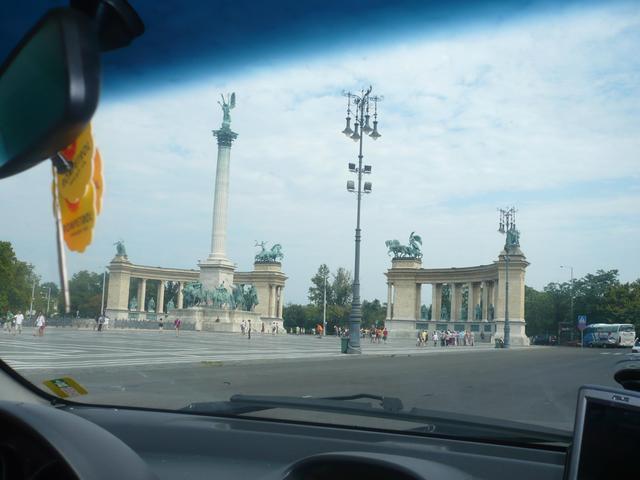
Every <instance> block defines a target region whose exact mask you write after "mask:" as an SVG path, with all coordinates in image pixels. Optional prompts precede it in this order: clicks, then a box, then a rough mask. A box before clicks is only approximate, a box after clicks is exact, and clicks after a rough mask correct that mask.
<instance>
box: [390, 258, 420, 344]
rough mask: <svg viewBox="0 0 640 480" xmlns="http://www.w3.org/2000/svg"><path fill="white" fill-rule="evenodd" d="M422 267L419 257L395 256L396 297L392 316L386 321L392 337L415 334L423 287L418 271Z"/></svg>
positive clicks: (392, 268)
mask: <svg viewBox="0 0 640 480" xmlns="http://www.w3.org/2000/svg"><path fill="white" fill-rule="evenodd" d="M420 268H422V261H421V260H420V259H419V258H394V259H393V260H392V261H391V271H392V272H393V273H394V282H393V290H394V298H393V308H392V309H391V311H392V316H391V318H388V319H387V320H386V321H385V326H386V327H387V329H388V330H389V336H390V337H406V336H411V337H413V336H415V331H416V321H417V320H418V319H419V318H420V305H421V295H420V294H421V289H422V288H421V287H422V285H421V284H420V283H418V282H417V280H416V273H417V271H418V270H420Z"/></svg>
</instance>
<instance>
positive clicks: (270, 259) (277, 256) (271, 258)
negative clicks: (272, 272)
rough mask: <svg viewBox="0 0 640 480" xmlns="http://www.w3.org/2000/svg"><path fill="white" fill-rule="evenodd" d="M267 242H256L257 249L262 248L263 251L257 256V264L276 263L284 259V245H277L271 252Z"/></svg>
mask: <svg viewBox="0 0 640 480" xmlns="http://www.w3.org/2000/svg"><path fill="white" fill-rule="evenodd" d="M266 244H267V242H256V245H255V246H256V247H260V248H261V250H260V251H259V252H258V253H257V254H256V256H255V261H256V263H276V262H278V261H280V260H282V259H283V258H284V254H283V253H282V245H280V244H279V243H276V244H275V245H273V247H271V250H267V249H266V248H264V247H265V245H266Z"/></svg>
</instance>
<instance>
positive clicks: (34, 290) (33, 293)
mask: <svg viewBox="0 0 640 480" xmlns="http://www.w3.org/2000/svg"><path fill="white" fill-rule="evenodd" d="M35 294H36V281H35V280H34V281H33V286H32V287H31V304H30V305H29V317H33V298H34V296H35Z"/></svg>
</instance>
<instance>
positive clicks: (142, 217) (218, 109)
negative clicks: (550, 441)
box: [0, 0, 640, 436]
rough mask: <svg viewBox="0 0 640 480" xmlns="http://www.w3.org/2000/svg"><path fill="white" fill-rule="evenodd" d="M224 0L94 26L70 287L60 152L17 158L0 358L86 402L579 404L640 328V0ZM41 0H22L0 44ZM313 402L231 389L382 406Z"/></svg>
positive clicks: (5, 48) (8, 42)
mask: <svg viewBox="0 0 640 480" xmlns="http://www.w3.org/2000/svg"><path fill="white" fill-rule="evenodd" d="M54 3H55V2H54ZM58 3H59V4H60V5H63V2H58ZM214 3H215V5H204V4H203V5H198V6H192V7H190V8H189V9H187V7H185V6H184V5H183V4H182V3H181V2H177V1H168V2H160V3H158V2H151V1H144V0H140V1H132V2H131V4H132V5H133V6H134V8H135V9H136V10H137V11H138V13H139V15H140V17H141V18H142V20H143V21H144V23H145V26H146V31H145V33H144V35H142V36H141V37H140V38H138V39H136V40H135V41H134V42H132V44H131V45H130V46H128V47H126V48H123V49H120V50H115V51H112V52H107V53H104V54H103V55H102V62H103V72H102V91H101V97H100V104H99V106H98V109H97V111H96V113H95V115H94V117H93V120H92V122H91V126H90V129H89V130H86V131H85V132H83V134H82V136H81V137H80V138H79V139H78V142H79V143H78V144H80V143H82V142H85V144H86V145H90V146H89V147H87V148H88V150H87V151H88V152H91V155H92V156H91V157H90V158H91V159H92V162H89V163H87V165H88V167H87V168H88V170H86V173H87V181H86V185H87V186H86V188H85V186H84V185H83V188H82V189H81V190H80V192H79V193H78V194H77V195H76V196H74V195H71V194H69V195H68V196H66V197H65V196H64V194H63V195H62V196H59V207H60V209H61V214H62V216H63V221H64V218H76V217H73V215H74V212H76V211H80V210H82V209H84V208H87V209H89V210H90V211H92V212H95V225H94V226H93V228H92V229H85V230H77V229H76V227H77V223H76V224H72V223H70V224H69V225H68V228H66V229H65V232H64V235H65V236H64V240H65V247H64V248H65V251H66V265H67V268H68V270H69V285H68V287H69V298H70V310H69V313H66V312H65V307H64V295H63V290H62V286H61V282H60V277H59V269H58V256H57V254H56V234H55V232H56V230H55V223H54V218H53V216H52V213H51V208H52V197H51V194H52V193H51V192H52V188H51V183H52V167H51V163H50V162H43V163H41V164H39V165H38V166H36V167H34V168H32V169H30V170H27V171H25V172H24V173H22V174H20V175H16V176H14V177H10V178H8V179H6V180H3V181H2V182H1V183H0V204H2V205H3V208H2V209H0V224H1V225H2V226H3V228H2V234H1V235H0V316H1V317H2V318H1V323H2V331H1V332H0V358H1V359H2V360H3V361H4V362H6V363H7V364H8V365H9V366H11V367H12V368H13V369H15V370H16V371H17V372H18V373H19V374H20V375H22V376H24V377H25V378H26V379H28V380H29V381H30V382H32V383H33V384H34V385H36V386H38V387H39V388H42V389H43V390H44V391H46V392H47V393H52V394H55V395H58V396H62V397H65V396H67V398H69V399H70V400H73V401H77V402H86V403H93V404H109V405H123V406H139V407H149V408H162V409H182V408H185V407H187V406H188V405H192V404H204V403H206V402H227V401H229V400H230V399H232V397H233V396H234V395H255V396H279V397H296V398H313V399H318V398H321V397H322V398H324V397H341V396H351V395H357V394H362V393H367V394H371V395H376V396H381V397H395V398H397V399H399V400H401V402H402V410H403V411H409V410H410V409H412V408H419V409H423V410H428V411H429V412H444V413H446V414H447V415H448V417H447V418H451V417H455V416H456V415H458V416H460V418H463V417H464V418H467V417H466V416H470V417H471V416H472V417H474V418H475V419H476V420H477V418H481V419H482V421H483V422H485V423H486V424H487V425H491V426H493V427H495V429H496V432H497V431H498V430H499V429H500V428H501V422H503V421H513V422H521V423H524V424H527V425H530V426H531V428H532V429H533V428H534V426H535V427H549V428H555V429H561V430H571V429H572V427H573V421H574V413H575V405H576V398H577V391H578V388H579V387H580V386H581V385H583V384H586V383H590V384H600V385H608V386H616V383H615V382H614V379H613V373H614V371H615V363H616V362H617V361H618V360H619V359H620V356H621V355H630V354H631V348H630V347H631V346H632V343H633V342H629V341H628V340H627V339H623V340H624V341H622V340H620V341H619V339H618V338H613V337H612V339H611V340H610V341H609V340H607V342H605V341H604V340H602V339H600V338H599V337H598V333H599V332H609V331H610V332H614V331H615V332H617V330H618V327H617V326H615V327H608V326H603V325H600V324H607V325H613V324H623V323H624V325H622V326H621V327H620V331H622V332H628V331H632V332H635V331H637V327H638V322H640V317H639V316H638V304H639V303H638V302H639V301H640V279H639V275H638V272H639V271H640V255H639V252H640V251H639V250H638V248H637V245H638V244H640V230H639V228H638V225H639V222H638V221H639V220H640V214H639V213H638V208H637V206H638V205H640V179H639V177H638V151H639V150H640V123H638V121H637V119H638V118H639V115H640V100H639V99H640V91H639V88H640V87H639V85H640V83H639V82H638V75H639V72H640V60H639V58H640V57H639V56H638V55H637V52H638V51H640V34H639V33H638V32H640V6H638V4H637V3H635V2H626V1H607V2H561V3H562V4H561V5H556V4H555V3H553V2H546V1H540V2H537V1H534V2H508V1H496V2H490V5H489V4H487V2H454V3H451V2H425V4H424V5H423V2H413V1H402V2H396V3H394V2H392V3H394V5H390V4H389V2H379V1H373V2H360V3H359V4H360V6H361V7H362V8H363V9H364V11H365V12H366V14H365V15H361V12H360V9H359V8H358V9H356V8H354V11H353V12H349V11H346V12H345V9H344V8H343V5H342V4H341V3H340V2H332V1H329V2H292V1H279V2H252V3H248V2H244V1H240V2H231V3H229V2H226V3H225V2H223V3H224V5H218V4H217V2H214ZM160 4H161V5H162V6H161V5H160ZM43 8H45V7H44V6H43V5H41V4H39V3H37V2H30V3H28V4H24V5H23V4H18V3H16V4H15V5H14V6H12V7H8V9H9V11H8V13H7V15H3V18H1V19H0V27H1V28H0V31H2V32H3V34H2V36H0V42H1V45H0V47H1V50H0V53H1V54H2V55H5V56H6V55H8V53H9V52H10V50H11V49H12V48H13V46H14V45H15V44H16V43H17V42H18V41H19V39H20V38H21V36H22V35H23V34H24V32H25V31H26V30H27V29H28V27H29V26H30V25H32V24H33V23H34V22H35V21H36V20H37V19H38V18H39V17H40V16H42V15H43V14H44V13H45V12H44V10H42V9H43ZM356 12H360V13H356ZM0 108H2V106H0ZM89 139H90V140H89ZM78 151H79V150H77V151H76V150H74V149H72V148H68V149H67V150H65V151H64V152H63V155H67V156H70V157H73V156H74V155H76V154H77V152H78ZM74 168H75V167H74ZM56 178H57V180H56V181H57V182H58V183H57V184H56V185H58V186H57V187H54V191H58V192H63V193H64V191H63V187H60V186H59V185H60V183H59V182H61V181H62V180H61V179H62V177H56ZM56 188H57V189H58V190H56ZM56 205H58V204H57V203H56V202H55V201H54V208H57V207H55V206H56ZM76 209H80V210H76ZM65 215H67V217H65ZM74 229H75V230H74ZM74 232H76V233H74ZM80 244H82V247H80V246H79V245H80ZM85 244H86V246H84V245H85ZM79 250H84V251H83V252H82V253H79ZM587 325H589V328H588V329H586V330H582V329H584V328H585V327H586V326H587ZM594 325H597V326H594ZM618 337H619V335H618ZM597 347H602V348H597ZM605 347H606V348H605ZM76 382H77V385H78V386H80V387H81V388H80V389H77V388H75V387H74V386H73V385H75V383H76ZM72 384H73V385H72ZM60 392H63V393H62V394H61V393H60ZM85 392H86V393H85ZM1 397H2V394H1V393H0V399H1ZM350 401H354V402H361V403H363V402H373V401H372V400H371V399H367V398H365V399H355V400H350ZM231 403H233V402H231ZM373 403H374V404H376V405H377V403H376V402H373ZM252 405H253V403H252ZM203 408H204V407H203ZM216 408H217V407H216ZM295 408H297V406H296V405H291V404H288V405H287V406H285V407H279V408H277V409H272V410H269V411H265V410H263V411H262V413H260V412H259V411H255V410H253V411H249V410H246V409H245V410H244V411H243V412H244V413H242V412H239V411H235V410H234V411H233V414H243V415H266V414H268V415H270V416H271V417H274V418H282V419H287V418H294V417H295V418H294V419H295V420H301V419H302V420H304V419H305V418H306V419H310V420H311V421H314V422H320V423H322V422H323V421H327V422H329V421H332V422H333V423H341V424H344V425H351V426H362V425H364V423H363V422H365V420H364V419H365V418H366V415H358V416H354V415H352V413H350V412H344V411H341V412H339V413H335V418H334V417H331V420H330V418H329V416H328V414H327V412H323V411H322V409H320V411H315V412H314V413H313V414H307V413H300V412H298V413H296V414H295V415H294V414H293V413H292V412H291V411H289V410H291V409H293V410H295ZM314 408H315V407H314ZM327 408H328V407H327ZM379 408H381V409H382V408H383V407H379ZM392 411H396V409H390V410H389V412H392ZM444 413H443V417H442V418H445V415H444ZM296 415H297V416H296ZM429 418H430V420H429V422H430V423H433V422H434V419H433V417H432V416H430V417H429ZM367 422H368V423H367V424H366V425H367V426H372V425H379V426H380V428H383V425H384V428H387V427H389V428H392V427H393V428H398V429H410V428H415V425H414V423H413V421H411V420H410V419H407V418H404V417H403V418H402V419H398V421H396V422H394V421H393V420H392V419H389V418H386V417H385V419H384V422H383V421H382V420H379V421H378V423H376V422H373V421H372V420H371V419H368V420H367ZM385 422H386V423H385ZM407 422H408V423H407ZM421 424H423V425H424V422H422V423H421ZM423 431H424V430H423ZM426 433H428V432H426ZM483 435H484V436H487V435H488V434H487V433H486V431H483ZM496 435H497V433H496Z"/></svg>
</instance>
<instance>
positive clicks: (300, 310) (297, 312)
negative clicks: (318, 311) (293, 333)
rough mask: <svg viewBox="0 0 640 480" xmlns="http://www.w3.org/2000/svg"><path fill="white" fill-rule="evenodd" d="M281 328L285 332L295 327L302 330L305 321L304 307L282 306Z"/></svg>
mask: <svg viewBox="0 0 640 480" xmlns="http://www.w3.org/2000/svg"><path fill="white" fill-rule="evenodd" d="M282 316H283V322H282V324H283V326H284V328H285V329H287V330H291V329H295V328H296V327H300V328H304V324H305V320H306V312H305V307H304V306H303V305H297V304H292V303H289V304H287V305H285V306H284V309H283V312H282Z"/></svg>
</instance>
